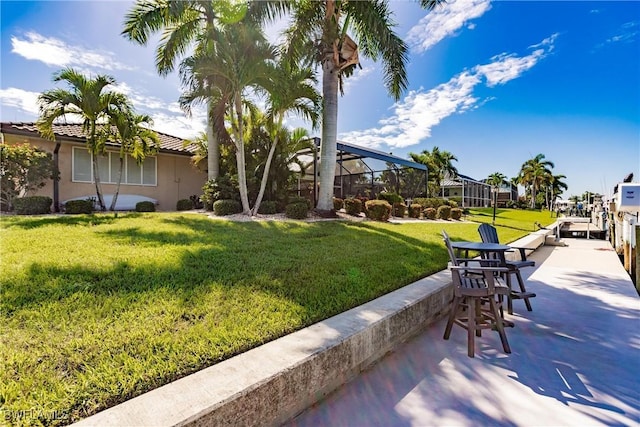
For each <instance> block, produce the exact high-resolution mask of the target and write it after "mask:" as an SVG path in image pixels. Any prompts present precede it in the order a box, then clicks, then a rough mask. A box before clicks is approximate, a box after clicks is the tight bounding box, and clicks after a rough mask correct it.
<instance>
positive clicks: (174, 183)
mask: <svg viewBox="0 0 640 427" xmlns="http://www.w3.org/2000/svg"><path fill="white" fill-rule="evenodd" d="M0 125H1V129H0V136H1V137H2V141H3V142H4V143H6V144H23V143H28V144H31V145H33V146H36V147H39V148H41V149H43V150H45V151H48V152H50V153H52V154H53V158H54V162H56V163H57V165H58V170H59V171H60V179H59V181H58V182H53V181H51V182H49V183H48V184H47V185H46V186H45V187H44V188H42V189H40V190H39V191H38V192H37V194H38V195H44V196H49V197H51V198H52V199H53V206H54V209H55V211H56V212H57V211H59V207H61V206H62V205H63V203H64V202H65V201H67V200H70V199H75V198H85V197H87V198H89V197H95V196H96V192H95V184H94V183H93V168H92V160H91V154H90V153H89V152H88V151H87V148H86V138H85V135H84V133H83V131H82V125H81V124H56V125H54V126H53V131H54V134H55V137H56V138H55V141H51V140H48V139H43V138H42V137H41V136H40V133H39V132H38V130H37V128H36V125H35V123H6V122H5V123H1V124H0ZM158 136H159V138H160V150H159V152H158V153H157V154H156V155H154V156H149V157H147V158H146V159H145V161H144V162H143V163H142V165H138V164H137V163H136V162H135V161H134V160H133V159H132V158H131V157H127V158H126V159H125V165H124V171H123V177H122V184H121V186H120V193H119V194H120V196H119V199H120V197H122V200H123V201H124V200H135V199H136V198H140V199H143V198H151V199H154V200H156V201H157V208H158V210H165V211H171V210H175V209H176V203H177V201H178V200H180V199H188V198H189V197H190V196H192V195H200V194H202V186H203V185H204V183H205V182H206V180H207V174H206V172H205V171H202V170H199V169H198V168H197V167H196V166H194V165H193V164H192V163H191V156H192V154H193V149H191V148H190V147H187V148H184V147H183V143H184V140H183V139H181V138H177V137H175V136H171V135H166V134H163V133H160V132H158ZM118 149H119V144H117V143H112V144H107V150H106V151H107V152H106V155H105V156H104V157H102V158H101V159H99V161H100V175H101V182H102V191H103V194H104V195H106V196H109V195H112V194H113V193H115V190H116V180H117V172H118V170H119V152H118ZM103 174H104V176H103ZM107 198H108V197H107ZM108 208H109V206H108V204H107V209H108Z"/></svg>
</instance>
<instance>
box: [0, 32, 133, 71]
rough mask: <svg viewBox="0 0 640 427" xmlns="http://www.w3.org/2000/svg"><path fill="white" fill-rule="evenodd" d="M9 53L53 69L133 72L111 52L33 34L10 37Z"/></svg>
mask: <svg viewBox="0 0 640 427" xmlns="http://www.w3.org/2000/svg"><path fill="white" fill-rule="evenodd" d="M11 47H12V49H11V52H12V53H15V54H18V55H20V56H22V57H24V58H26V59H29V60H34V61H41V62H43V63H45V64H47V65H49V66H55V67H82V68H86V67H93V68H99V69H103V70H133V69H134V68H132V67H129V66H127V65H125V64H122V63H121V62H118V61H117V60H116V59H115V58H116V55H115V54H114V53H112V52H100V51H97V50H91V49H87V48H84V47H80V46H73V45H69V44H67V43H65V42H64V41H62V40H59V39H56V38H53V37H45V36H42V35H40V34H38V33H35V32H29V33H27V34H25V38H23V39H21V38H19V37H17V36H13V37H11Z"/></svg>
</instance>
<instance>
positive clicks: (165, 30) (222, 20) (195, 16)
mask: <svg viewBox="0 0 640 427" xmlns="http://www.w3.org/2000/svg"><path fill="white" fill-rule="evenodd" d="M282 10H283V2H280V1H252V2H250V3H247V2H239V1H234V0H138V1H137V2H136V3H135V4H134V6H133V7H132V8H131V10H130V11H129V13H128V14H127V15H126V18H125V23H124V29H123V31H122V35H123V36H124V37H125V38H127V39H129V40H131V41H133V42H135V43H138V44H141V45H146V44H147V42H148V40H149V37H150V36H151V35H152V34H155V33H158V32H162V38H161V41H160V43H159V44H158V46H157V48H156V69H157V71H158V73H159V74H160V75H161V76H166V75H167V74H169V73H170V72H171V71H173V69H174V66H175V63H176V60H177V59H178V58H179V57H183V56H185V55H186V54H187V52H188V51H189V50H190V49H192V48H193V49H194V50H195V52H196V53H198V52H202V51H206V50H208V49H210V48H211V47H212V45H213V44H215V42H216V39H217V37H216V33H217V32H218V30H219V27H220V26H221V25H225V24H232V23H237V22H239V21H241V20H243V19H251V20H253V21H254V22H262V21H264V20H268V19H271V18H273V17H275V15H276V14H278V13H280V12H281V11H282ZM211 85H212V84H211V83H208V84H207V88H208V89H209V91H210V92H213V91H214V89H213V88H212V87H211ZM214 115H215V102H214V100H213V99H209V98H208V95H207V131H206V132H207V145H208V150H207V151H208V157H207V165H208V177H209V179H216V178H217V177H218V174H219V170H220V169H219V168H220V164H219V157H220V155H219V145H218V144H219V142H218V138H219V136H220V135H219V132H224V125H221V123H215V122H214V120H213V117H214Z"/></svg>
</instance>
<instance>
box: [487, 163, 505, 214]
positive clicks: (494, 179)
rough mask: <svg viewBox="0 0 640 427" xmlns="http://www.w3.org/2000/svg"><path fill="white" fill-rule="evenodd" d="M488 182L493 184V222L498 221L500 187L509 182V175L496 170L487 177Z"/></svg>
mask: <svg viewBox="0 0 640 427" xmlns="http://www.w3.org/2000/svg"><path fill="white" fill-rule="evenodd" d="M487 183H488V184H490V185H491V187H492V191H493V197H492V199H493V200H492V204H493V224H494V225H495V223H496V207H497V205H498V189H499V188H500V186H501V185H503V184H507V176H506V175H504V174H503V173H500V172H494V173H492V174H491V175H489V176H488V177H487Z"/></svg>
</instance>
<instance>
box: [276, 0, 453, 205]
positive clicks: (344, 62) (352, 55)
mask: <svg viewBox="0 0 640 427" xmlns="http://www.w3.org/2000/svg"><path fill="white" fill-rule="evenodd" d="M439 3H442V0H422V1H421V5H422V6H423V7H425V8H428V9H432V8H433V7H435V6H436V5H437V4H439ZM289 5H290V7H291V8H292V24H291V26H290V27H289V28H288V29H287V31H286V35H287V42H286V52H287V54H288V55H289V57H290V58H292V60H293V61H294V62H298V61H299V60H301V59H304V60H307V61H309V63H314V64H318V65H320V66H321V67H322V98H323V108H322V145H321V147H320V193H319V198H318V205H317V209H318V210H319V211H325V212H328V211H330V210H331V209H332V208H333V185H334V179H335V164H336V156H337V145H336V144H337V129H338V123H337V120H338V92H339V91H340V92H341V93H342V88H343V86H342V83H343V79H344V78H346V77H349V76H350V75H351V74H352V73H353V72H354V70H355V67H356V66H357V65H358V64H359V54H363V55H364V56H367V57H370V58H372V59H374V60H376V59H378V58H382V61H383V68H384V70H383V71H384V84H385V86H386V87H387V89H388V91H389V93H390V94H391V95H392V96H393V98H394V99H395V100H398V99H399V97H400V95H401V93H402V92H403V91H404V90H405V89H406V87H407V74H406V69H405V65H406V62H407V46H406V44H405V43H404V41H402V39H400V38H399V37H398V36H397V35H396V34H395V33H394V31H393V26H394V23H393V21H392V19H391V12H390V10H389V8H388V2H387V1H385V0H372V1H336V0H325V1H297V2H291V3H290V4H289ZM348 32H352V34H353V35H354V36H355V38H356V40H357V42H358V43H359V46H358V44H356V42H354V40H352V39H351V37H349V35H348V34H347V33H348Z"/></svg>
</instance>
